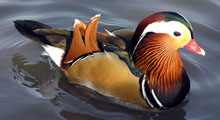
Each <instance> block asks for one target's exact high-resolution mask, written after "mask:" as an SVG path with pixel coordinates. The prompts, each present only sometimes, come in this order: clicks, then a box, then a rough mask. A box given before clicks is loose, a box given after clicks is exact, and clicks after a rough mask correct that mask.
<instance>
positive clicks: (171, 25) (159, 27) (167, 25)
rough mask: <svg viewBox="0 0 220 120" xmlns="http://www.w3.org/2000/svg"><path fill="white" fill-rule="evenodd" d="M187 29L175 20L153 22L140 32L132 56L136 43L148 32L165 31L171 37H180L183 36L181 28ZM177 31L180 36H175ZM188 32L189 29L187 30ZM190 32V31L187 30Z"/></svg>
mask: <svg viewBox="0 0 220 120" xmlns="http://www.w3.org/2000/svg"><path fill="white" fill-rule="evenodd" d="M184 29H185V30H188V28H187V27H186V26H185V25H184V24H182V23H180V22H177V21H169V22H165V21H161V22H154V23H152V24H149V25H148V26H147V27H146V28H145V29H144V31H143V32H142V34H141V36H140V37H139V41H138V42H137V44H136V46H135V48H134V50H133V53H132V56H133V54H134V51H135V50H136V48H137V46H138V44H139V43H140V41H141V40H142V39H143V38H144V36H145V35H146V34H147V33H149V32H153V33H167V34H169V35H170V36H171V37H173V38H181V37H183V30H184ZM175 31H177V32H179V33H180V36H175V35H174V32H175ZM188 32H189V30H188ZM189 33H190V32H189Z"/></svg>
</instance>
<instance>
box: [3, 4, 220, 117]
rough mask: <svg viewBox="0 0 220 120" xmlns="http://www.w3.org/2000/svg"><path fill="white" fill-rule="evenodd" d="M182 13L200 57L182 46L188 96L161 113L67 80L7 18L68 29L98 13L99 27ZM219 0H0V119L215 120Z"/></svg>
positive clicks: (218, 90) (218, 83)
mask: <svg viewBox="0 0 220 120" xmlns="http://www.w3.org/2000/svg"><path fill="white" fill-rule="evenodd" d="M164 10H171V11H176V12H180V13H182V14H183V15H184V16H185V17H187V18H188V19H189V21H191V23H192V25H193V28H194V34H195V38H196V40H197V42H198V43H199V45H200V46H201V47H202V48H204V49H205V51H206V56H205V57H202V56H199V55H195V54H193V53H191V52H189V51H186V50H181V55H182V58H183V61H184V64H185V67H186V70H187V72H188V74H189V77H190V79H191V91H190V93H189V95H188V97H187V99H186V100H185V101H184V102H183V103H182V104H180V105H179V106H177V107H174V108H172V109H169V110H166V111H161V112H149V111H145V110H137V109H132V108H128V107H126V106H124V105H120V104H118V103H117V102H115V101H114V100H111V99H109V98H106V97H103V96H101V95H99V94H97V93H96V92H94V91H92V90H89V89H87V88H84V87H82V86H78V85H70V84H68V83H67V82H66V80H67V78H66V77H65V75H63V73H62V72H61V71H60V70H59V69H58V68H57V67H56V66H55V64H54V63H53V62H52V61H51V60H50V59H49V58H48V57H47V56H45V55H43V54H42V52H43V49H42V48H41V47H40V46H39V45H38V44H37V43H35V42H32V41H30V40H28V39H27V38H24V37H23V36H22V35H20V34H19V33H18V32H17V31H16V30H15V28H14V26H13V23H12V21H13V20H17V19H31V20H36V21H40V22H43V23H46V24H49V25H51V26H53V27H57V28H65V29H72V25H73V22H74V19H75V18H77V19H80V20H82V21H84V22H86V23H88V19H89V18H90V17H92V16H93V15H95V14H97V13H101V14H102V16H101V20H100V24H99V31H104V29H108V30H114V29H118V28H124V27H126V28H135V27H136V25H137V24H138V22H139V21H140V20H141V19H142V18H144V17H146V16H148V15H150V14H152V13H154V12H158V11H164ZM219 11H220V1H219V0H179V1H177V0H148V1H146V0H111V1H110V0H109V1H104V0H88V1H86V0H81V1H80V2H79V0H75V1H74V0H35V1H34V0H32V1H30V0H0V37H1V38H0V61H1V63H0V68H1V72H0V119H1V120H12V119H18V120H65V119H69V120H84V119H95V120H99V119H109V120H117V119H118V120H119V119H120V120H121V119H124V120H142V119H145V120H147V119H149V120H164V119H166V120H170V119H174V120H177V119H178V120H181V119H187V120H191V119H193V120H197V119H198V120H216V119H219V114H220V109H219V108H220V104H219V102H220V87H219V86H220V68H219V67H220V62H219V59H220V52H219V51H220V15H219Z"/></svg>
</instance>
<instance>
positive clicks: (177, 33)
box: [173, 31, 181, 37]
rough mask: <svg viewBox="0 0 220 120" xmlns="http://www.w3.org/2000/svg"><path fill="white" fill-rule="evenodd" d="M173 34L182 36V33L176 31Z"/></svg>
mask: <svg viewBox="0 0 220 120" xmlns="http://www.w3.org/2000/svg"><path fill="white" fill-rule="evenodd" d="M173 34H174V35H175V36H176V37H179V36H181V33H180V32H178V31H175V32H174V33H173Z"/></svg>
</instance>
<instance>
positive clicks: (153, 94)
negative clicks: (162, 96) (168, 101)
mask: <svg viewBox="0 0 220 120" xmlns="http://www.w3.org/2000/svg"><path fill="white" fill-rule="evenodd" d="M151 93H152V96H153V97H154V100H155V101H156V102H157V104H158V105H159V106H160V107H161V108H162V107H163V105H162V103H161V102H160V101H159V100H158V98H157V96H156V95H155V93H154V89H152V90H151Z"/></svg>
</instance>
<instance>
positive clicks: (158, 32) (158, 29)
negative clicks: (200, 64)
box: [132, 12, 205, 91]
mask: <svg viewBox="0 0 220 120" xmlns="http://www.w3.org/2000/svg"><path fill="white" fill-rule="evenodd" d="M179 48H186V49H188V50H190V51H192V52H194V53H197V54H200V55H203V56H204V55H205V51H204V50H203V49H202V48H200V47H199V45H198V44H197V43H196V41H195V39H194V37H193V30H192V26H191V24H190V23H189V21H188V20H187V19H186V18H185V17H183V16H182V15H180V14H178V13H175V12H159V13H155V14H153V15H151V16H149V17H146V18H145V19H143V20H142V21H141V22H140V23H139V25H138V26H137V28H136V31H135V33H134V35H133V38H132V50H133V53H132V59H133V61H134V63H135V65H136V66H138V67H139V68H140V69H141V70H142V71H143V72H144V73H145V75H147V76H148V78H149V79H150V82H149V84H150V87H151V88H153V87H155V86H157V88H158V90H159V91H161V90H164V89H165V90H166V91H168V90H169V89H170V87H169V86H172V87H173V88H174V87H175V86H176V83H179V82H180V81H181V79H182V73H183V71H185V70H184V68H183V63H182V61H181V59H180V55H179V51H178V49H179Z"/></svg>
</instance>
